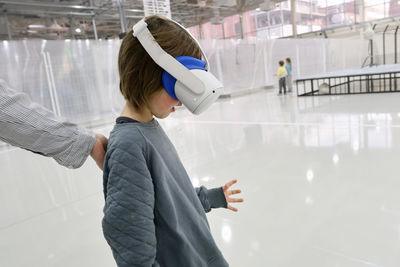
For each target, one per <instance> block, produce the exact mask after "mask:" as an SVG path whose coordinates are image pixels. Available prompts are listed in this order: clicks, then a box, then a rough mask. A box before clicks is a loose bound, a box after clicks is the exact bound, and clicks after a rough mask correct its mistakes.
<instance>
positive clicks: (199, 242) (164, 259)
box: [103, 16, 243, 267]
mask: <svg viewBox="0 0 400 267" xmlns="http://www.w3.org/2000/svg"><path fill="white" fill-rule="evenodd" d="M145 22H146V23H147V25H148V26H147V27H148V29H149V30H150V32H151V34H152V35H153V37H154V39H155V41H156V42H157V43H158V44H159V45H160V46H161V47H162V49H163V50H164V51H166V52H167V53H168V54H170V55H171V56H172V57H174V58H176V57H179V56H183V55H184V56H191V57H195V58H198V59H200V58H201V50H200V48H199V47H198V45H197V43H196V41H195V40H194V39H192V37H191V36H190V35H189V34H188V33H187V32H186V31H185V30H184V29H182V28H180V27H179V26H177V24H175V23H174V22H173V21H171V20H168V19H166V18H163V17H160V16H150V17H147V18H146V19H145ZM118 67H119V74H120V91H121V93H122V95H123V96H124V98H125V100H126V105H125V107H124V109H123V111H122V114H121V117H119V118H117V120H116V125H115V127H114V129H113V131H112V132H111V134H110V139H109V145H108V150H107V154H106V159H105V163H104V175H103V177H104V194H105V198H106V204H105V207H104V218H103V232H104V236H105V238H106V240H107V242H108V244H109V245H110V247H111V249H112V252H113V255H114V258H115V260H116V262H117V264H118V266H124V267H125V266H126V267H128V266H129V267H132V266H163V267H200V266H210V267H211V266H212V267H217V266H218V267H220V266H221V267H222V266H228V263H227V262H226V261H225V259H224V257H223V256H222V254H221V252H220V251H219V249H218V248H217V246H216V244H215V241H214V239H213V237H212V236H211V233H210V228H209V225H208V222H207V218H206V215H205V212H208V211H210V210H211V209H212V208H218V207H227V208H229V209H231V210H233V211H237V209H236V208H234V207H232V206H230V205H228V203H229V202H242V201H243V199H235V198H230V197H229V196H230V195H234V194H238V193H240V190H229V187H230V186H231V185H233V184H234V183H236V180H234V181H231V182H229V183H227V184H226V185H225V186H223V187H221V188H216V189H210V190H208V189H206V188H205V187H201V188H196V189H194V188H193V186H192V184H191V182H190V179H189V177H188V175H187V173H186V171H185V169H184V167H183V165H182V163H181V162H180V160H179V157H178V155H177V153H176V151H175V148H174V146H173V145H172V143H171V142H170V140H169V139H168V137H167V136H166V134H165V133H164V131H163V129H162V128H161V127H160V125H159V124H158V122H157V121H156V120H155V119H153V116H155V117H157V118H161V119H162V118H166V117H167V116H168V115H169V114H170V113H171V112H174V111H175V106H180V105H181V102H180V101H179V100H177V99H175V98H173V97H171V95H169V93H167V91H166V90H164V88H163V85H162V82H161V79H162V78H161V77H162V72H163V70H162V69H161V68H160V67H159V66H158V65H156V63H155V62H154V61H153V60H152V59H151V57H150V56H149V54H147V52H146V51H145V50H144V48H143V46H142V45H141V43H140V42H139V41H138V39H137V38H136V37H134V36H133V34H132V31H131V32H130V33H128V34H127V35H126V36H125V37H124V39H123V41H122V44H121V48H120V52H119V58H118Z"/></svg>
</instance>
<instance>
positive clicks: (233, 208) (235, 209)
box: [228, 205, 238, 212]
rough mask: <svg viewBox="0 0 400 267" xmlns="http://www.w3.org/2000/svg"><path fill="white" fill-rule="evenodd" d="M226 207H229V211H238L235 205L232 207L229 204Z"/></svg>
mask: <svg viewBox="0 0 400 267" xmlns="http://www.w3.org/2000/svg"><path fill="white" fill-rule="evenodd" d="M228 209H230V210H231V211H235V212H236V211H238V209H237V208H235V207H232V206H231V205H228Z"/></svg>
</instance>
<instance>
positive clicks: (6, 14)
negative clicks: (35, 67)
mask: <svg viewBox="0 0 400 267" xmlns="http://www.w3.org/2000/svg"><path fill="white" fill-rule="evenodd" d="M263 2H264V0H170V6H171V13H172V18H173V19H175V20H177V21H178V22H180V23H182V24H183V25H185V26H186V27H190V26H193V25H198V24H201V23H205V22H208V21H212V22H214V23H218V22H219V21H221V19H222V18H224V17H227V16H231V15H233V14H238V13H241V12H244V11H247V10H252V9H255V8H257V7H258V6H259V5H260V3H263ZM122 4H123V8H124V10H125V16H126V20H127V24H128V28H129V26H131V25H133V24H134V23H135V22H137V21H138V20H139V19H141V18H142V17H143V16H144V11H143V9H144V7H143V0H123V1H122ZM119 7H120V0H42V1H33V0H25V1H21V0H5V1H3V0H0V40H1V39H2V40H6V39H9V37H10V36H9V34H8V33H9V31H8V29H10V34H11V38H12V39H23V38H43V39H50V40H51V39H67V38H74V39H86V38H94V31H93V26H92V18H93V17H94V19H95V24H96V29H97V33H98V37H99V38H114V37H115V36H118V35H119V33H121V23H120V15H119V14H120V12H119ZM93 15H94V16H93ZM78 28H79V30H77V29H78Z"/></svg>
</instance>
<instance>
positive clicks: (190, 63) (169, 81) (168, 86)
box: [161, 56, 207, 100]
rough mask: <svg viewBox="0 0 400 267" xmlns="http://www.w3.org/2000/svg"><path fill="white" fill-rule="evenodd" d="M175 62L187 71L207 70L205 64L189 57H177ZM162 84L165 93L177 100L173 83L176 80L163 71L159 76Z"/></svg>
mask: <svg viewBox="0 0 400 267" xmlns="http://www.w3.org/2000/svg"><path fill="white" fill-rule="evenodd" d="M176 60H178V61H179V62H180V63H181V64H182V65H184V66H185V67H186V68H188V69H189V70H192V69H199V70H207V69H206V62H205V61H203V60H200V59H197V58H194V57H189V56H181V57H177V58H176ZM161 80H162V84H163V86H164V88H165V90H166V91H167V93H168V94H169V95H170V96H172V97H173V98H175V99H176V100H178V98H177V97H176V95H175V83H176V79H175V78H174V77H172V75H171V74H169V73H168V72H166V71H165V70H164V71H163V73H162V76H161Z"/></svg>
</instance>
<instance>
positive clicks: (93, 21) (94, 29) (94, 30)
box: [90, 0, 99, 40]
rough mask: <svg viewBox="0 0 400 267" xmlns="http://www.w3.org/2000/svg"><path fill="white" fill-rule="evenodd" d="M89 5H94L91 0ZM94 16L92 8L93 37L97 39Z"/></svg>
mask: <svg viewBox="0 0 400 267" xmlns="http://www.w3.org/2000/svg"><path fill="white" fill-rule="evenodd" d="M90 6H91V7H94V4H93V0H90ZM94 16H95V13H94V10H93V9H92V25H93V33H94V39H95V40H98V39H99V38H98V36H97V28H96V19H95V18H94Z"/></svg>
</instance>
